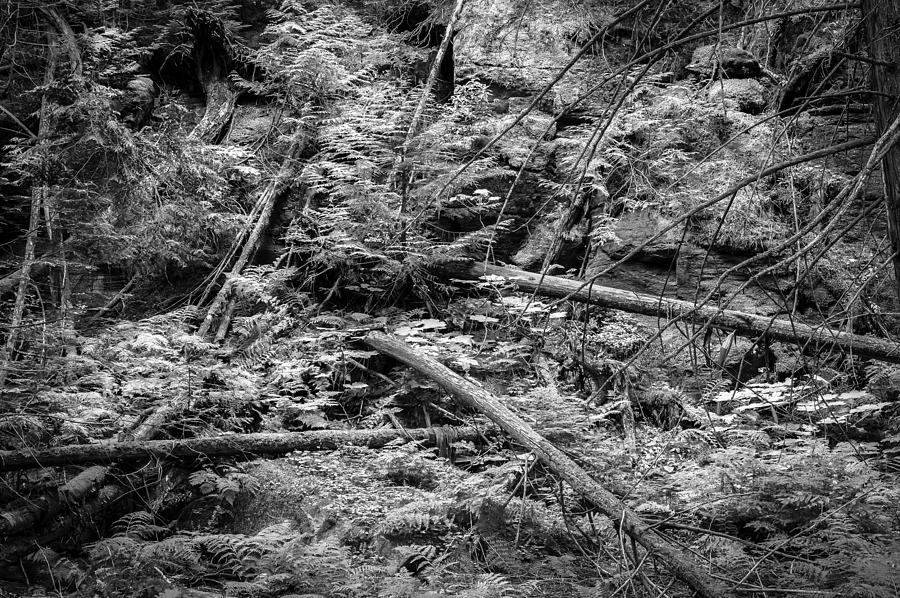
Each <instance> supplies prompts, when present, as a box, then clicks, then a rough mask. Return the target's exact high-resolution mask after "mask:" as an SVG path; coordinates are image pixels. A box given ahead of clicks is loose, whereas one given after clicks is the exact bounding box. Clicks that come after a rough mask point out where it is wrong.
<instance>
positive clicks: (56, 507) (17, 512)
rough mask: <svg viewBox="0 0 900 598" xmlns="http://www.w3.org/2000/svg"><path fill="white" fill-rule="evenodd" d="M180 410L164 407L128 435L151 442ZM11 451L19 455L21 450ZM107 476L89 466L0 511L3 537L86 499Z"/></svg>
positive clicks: (0, 526)
mask: <svg viewBox="0 0 900 598" xmlns="http://www.w3.org/2000/svg"><path fill="white" fill-rule="evenodd" d="M180 408H181V403H176V405H175V406H172V405H169V404H165V405H162V406H160V407H158V408H157V409H156V410H154V411H153V412H152V413H151V414H150V415H149V417H147V419H146V420H145V421H144V422H143V423H142V424H139V425H137V426H135V427H134V429H132V430H131V432H130V433H129V436H130V437H131V438H134V439H136V440H143V441H149V440H151V439H152V438H154V437H155V436H156V434H157V433H159V431H160V430H161V429H162V427H163V424H164V423H165V420H167V419H169V418H171V416H172V415H173V414H175V413H177V411H178V410H179V409H180ZM88 446H94V445H88ZM97 446H99V445H97ZM60 448H66V447H60ZM27 450H28V449H26V451H27ZM50 450H53V449H50ZM10 452H13V453H16V452H20V451H10ZM44 466H45V465H44V464H43V463H40V464H36V465H34V467H44ZM0 471H2V469H0ZM108 474H109V468H108V467H103V466H94V467H88V468H87V469H85V470H83V471H81V472H80V473H79V474H78V475H76V476H75V477H74V478H72V479H71V480H69V482H68V483H66V484H64V485H63V486H60V487H59V488H57V489H56V490H55V492H54V491H51V492H48V493H47V494H45V495H44V496H38V497H36V498H33V499H28V500H27V501H24V500H23V501H20V503H21V504H17V505H16V506H14V507H12V508H10V509H7V510H5V511H0V538H2V537H4V536H12V535H14V534H19V533H22V532H24V531H26V530H28V529H31V528H32V527H34V526H35V525H37V524H39V523H41V522H43V521H47V520H48V519H50V518H51V517H54V516H55V515H57V514H59V513H61V512H62V511H65V510H66V509H67V508H68V507H69V506H70V505H72V504H75V503H77V502H81V501H84V500H86V499H87V498H88V497H89V496H91V495H92V494H93V492H94V490H95V489H96V488H97V487H98V486H99V485H100V484H101V483H102V482H103V481H104V480H105V479H106V477H107V475H108ZM104 488H106V486H104ZM101 490H102V489H101Z"/></svg>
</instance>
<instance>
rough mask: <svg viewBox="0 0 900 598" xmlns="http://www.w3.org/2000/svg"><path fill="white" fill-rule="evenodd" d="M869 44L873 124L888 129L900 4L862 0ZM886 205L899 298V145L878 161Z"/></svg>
mask: <svg viewBox="0 0 900 598" xmlns="http://www.w3.org/2000/svg"><path fill="white" fill-rule="evenodd" d="M862 14H863V19H865V21H866V35H867V37H868V41H869V57H870V58H872V59H873V62H872V64H870V66H869V83H870V85H871V87H872V90H873V91H874V92H875V94H874V96H875V124H876V126H877V127H878V130H879V132H881V133H883V132H884V131H886V130H887V129H888V127H889V126H890V124H891V122H893V120H894V119H895V118H897V114H898V113H900V3H898V2H897V1H896V0H862ZM881 167H882V176H883V179H884V195H885V199H886V201H887V212H888V235H889V236H890V239H891V248H892V249H893V250H894V278H895V280H896V284H897V296H898V298H900V145H896V144H895V145H894V146H893V147H892V148H891V149H890V151H888V153H887V155H886V156H885V157H884V159H883V160H882V161H881Z"/></svg>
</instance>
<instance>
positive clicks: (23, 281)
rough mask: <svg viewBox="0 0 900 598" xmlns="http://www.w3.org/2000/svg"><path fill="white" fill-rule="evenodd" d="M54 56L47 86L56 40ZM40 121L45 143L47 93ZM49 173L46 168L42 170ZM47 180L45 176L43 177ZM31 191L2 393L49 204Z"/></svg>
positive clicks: (43, 190)
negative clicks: (45, 208)
mask: <svg viewBox="0 0 900 598" xmlns="http://www.w3.org/2000/svg"><path fill="white" fill-rule="evenodd" d="M49 48H50V50H49V52H50V56H49V58H48V60H47V72H46V73H45V75H44V87H45V88H46V87H47V86H49V85H50V84H51V83H52V82H53V71H54V69H56V56H57V49H56V44H55V43H54V40H52V39H51V40H50V41H49ZM39 118H40V122H39V124H38V143H40V142H41V140H43V139H44V138H45V137H46V136H47V132H48V131H49V130H50V101H49V100H48V98H47V94H46V93H44V96H43V97H42V98H41V112H40V116H39ZM42 170H45V168H42ZM41 178H43V176H42V177H41ZM35 183H37V184H35V186H34V187H33V188H32V190H31V215H30V216H29V218H28V232H27V233H26V234H25V256H24V258H23V260H22V270H21V274H20V277H19V288H18V289H17V290H16V303H15V305H14V306H13V314H12V319H11V320H10V322H9V331H8V332H7V335H6V344H5V346H4V347H3V363H2V365H0V390H2V389H3V387H4V386H5V385H6V379H7V377H8V376H9V370H10V367H11V366H12V359H13V356H14V354H15V350H16V343H17V342H18V340H19V328H20V327H21V325H22V317H23V316H24V315H25V298H26V297H27V295H28V286H29V285H30V284H31V266H32V265H33V264H34V246H35V244H36V243H37V237H38V229H39V228H40V222H41V207H42V206H43V205H45V202H46V201H47V186H46V185H45V184H44V181H43V180H41V181H35Z"/></svg>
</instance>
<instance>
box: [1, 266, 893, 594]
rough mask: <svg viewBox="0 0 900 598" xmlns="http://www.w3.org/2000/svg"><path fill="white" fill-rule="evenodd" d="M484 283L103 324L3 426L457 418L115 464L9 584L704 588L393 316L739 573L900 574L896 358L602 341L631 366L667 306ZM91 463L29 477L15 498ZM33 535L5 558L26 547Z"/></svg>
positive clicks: (655, 519)
mask: <svg viewBox="0 0 900 598" xmlns="http://www.w3.org/2000/svg"><path fill="white" fill-rule="evenodd" d="M473 291H474V292H473ZM466 293H467V294H468V296H466V295H465V294H458V296H457V298H455V299H453V300H451V301H449V303H448V304H447V305H446V306H445V308H444V309H443V310H441V311H440V313H439V314H438V313H434V314H428V313H427V312H426V311H425V310H412V311H401V310H398V309H388V310H385V311H383V312H381V313H376V314H372V315H369V314H363V313H358V312H340V313H339V312H322V313H317V311H316V310H308V311H307V312H306V315H305V316H304V315H302V314H294V315H287V316H285V317H284V318H283V319H282V320H280V321H278V322H277V323H275V326H277V329H268V330H260V329H256V330H243V329H242V328H241V322H240V321H237V322H236V334H235V335H234V336H233V340H231V341H229V342H228V343H227V344H226V345H225V346H223V347H218V346H216V345H213V344H211V343H208V342H206V341H204V340H202V339H201V338H199V337H197V336H196V335H194V334H192V333H191V332H190V331H191V330H192V328H193V326H192V325H191V324H190V323H189V322H190V319H191V318H192V317H193V316H195V314H194V313H193V311H194V310H192V309H190V308H185V309H181V310H176V311H174V312H170V313H168V314H164V315H161V316H156V317H151V318H147V319H143V320H138V321H122V322H118V323H116V324H115V325H114V326H112V327H111V328H110V329H109V330H108V331H105V332H102V331H97V332H96V333H95V334H93V335H90V336H83V337H81V338H79V339H78V341H79V345H80V346H81V351H80V354H79V355H77V356H76V357H73V358H69V359H66V360H65V363H66V366H65V367H64V368H61V369H59V370H58V371H57V372H56V373H55V375H54V376H53V378H52V379H51V380H49V382H48V384H47V385H46V386H45V387H44V388H41V389H38V390H37V392H33V391H29V397H28V398H27V401H26V402H27V406H28V409H27V413H28V415H25V414H18V415H17V414H14V413H8V414H7V415H6V416H5V425H4V426H3V427H2V429H3V434H4V435H3V438H2V441H3V444H4V445H5V446H6V447H8V448H25V447H32V448H34V447H37V446H41V445H52V446H66V445H77V444H89V443H93V444H97V443H110V444H112V443H115V442H116V441H117V440H121V439H125V438H126V436H127V434H128V433H129V432H128V431H129V430H133V429H135V427H136V426H137V425H138V424H139V423H140V421H141V420H142V419H144V418H146V417H147V414H148V413H153V412H154V411H157V410H159V409H160V408H161V407H166V408H167V409H170V411H168V413H167V416H166V418H165V421H164V423H163V424H162V425H161V426H160V428H159V429H158V432H159V433H158V434H156V437H157V438H192V437H204V436H221V435H228V434H238V433H246V432H276V433H283V432H288V431H305V430H324V429H337V430H341V429H377V428H384V427H388V428H393V429H397V430H404V429H407V428H410V429H411V428H424V427H427V428H432V427H433V428H436V429H443V430H446V435H445V436H444V440H443V442H439V443H438V444H439V446H438V447H437V448H431V447H429V446H428V445H427V444H425V443H419V442H408V441H407V439H405V438H403V436H402V434H400V435H398V436H399V438H398V439H397V440H396V441H394V442H391V443H389V444H387V445H386V446H383V447H381V448H368V447H365V446H349V445H348V446H342V447H339V448H338V449H337V450H321V451H299V452H293V453H290V454H288V455H285V456H271V457H264V458H258V459H254V455H242V456H239V457H238V458H237V459H235V458H226V459H221V458H208V457H205V456H204V455H197V456H196V457H197V458H196V459H146V460H144V461H142V462H138V463H123V464H121V465H119V466H116V465H113V466H112V467H111V468H110V469H109V471H108V475H107V476H106V477H105V480H106V481H105V482H104V483H106V484H110V483H112V484H116V485H119V486H121V487H124V488H125V491H124V492H122V493H120V494H119V495H118V496H117V498H116V500H114V501H112V502H111V504H108V505H106V506H105V507H104V508H103V511H104V514H103V516H99V517H97V518H96V519H95V520H94V521H93V522H91V521H88V520H87V518H85V519H84V520H82V519H81V518H79V516H78V513H79V508H86V507H84V506H82V507H79V506H78V505H87V504H90V503H91V501H92V500H97V499H96V498H92V494H91V493H88V494H87V495H86V496H85V497H84V498H83V501H84V503H81V502H79V503H77V504H76V505H73V506H74V508H73V513H75V516H76V518H78V521H77V522H76V523H75V524H74V525H73V526H72V527H71V529H70V530H69V532H70V533H68V534H67V535H66V536H65V539H64V541H63V542H62V546H63V547H65V549H63V548H58V549H57V550H52V549H50V548H39V549H38V551H37V552H30V551H29V552H30V554H29V555H28V556H27V557H26V558H25V560H24V561H22V562H24V563H26V565H25V566H23V567H20V568H19V571H18V572H17V571H14V570H12V568H10V569H7V570H6V571H5V572H4V576H5V577H7V578H10V577H18V578H19V579H18V581H16V582H15V583H13V581H10V585H8V586H4V587H8V588H9V591H13V592H14V593H21V594H22V595H33V596H37V595H46V594H45V592H46V589H45V588H47V587H52V588H53V589H54V591H55V595H61V594H65V593H70V592H75V593H77V594H78V595H85V596H139V595H140V596H157V595H158V596H167V597H174V596H182V595H184V596H193V595H203V592H210V593H212V594H210V595H221V593H222V592H223V591H224V592H225V595H228V596H238V595H242V596H243V595H246V596H285V595H289V594H306V595H322V596H376V595H378V596H436V595H458V596H504V595H523V596H571V595H573V594H575V595H583V596H612V595H619V594H622V595H670V596H675V595H687V594H685V591H684V590H683V589H681V590H680V589H679V587H680V586H679V585H678V584H674V578H673V577H672V574H671V573H670V572H668V571H667V570H666V569H665V568H664V567H657V566H655V565H654V564H653V563H652V562H651V561H647V560H645V557H642V556H641V553H640V552H639V551H638V550H637V549H636V547H635V546H634V545H633V543H631V542H630V541H629V540H628V539H627V538H625V537H623V536H620V535H618V534H617V527H616V524H615V522H611V521H609V520H608V519H606V518H604V517H603V516H602V515H599V514H598V513H597V512H596V511H595V510H594V509H593V508H592V507H591V505H590V504H589V503H587V502H585V501H584V500H583V499H582V498H581V497H580V496H578V495H577V494H575V493H573V492H572V490H571V489H570V488H569V487H568V486H567V485H564V484H563V483H562V482H561V480H560V479H559V478H558V476H557V475H555V474H554V472H553V471H552V470H550V469H548V468H547V467H546V466H545V465H543V464H542V463H540V462H538V461H537V459H536V458H535V455H534V454H533V453H532V452H531V451H530V450H528V449H527V448H522V447H520V446H517V444H516V443H515V442H510V441H509V440H507V439H505V438H504V436H502V435H498V434H497V432H496V430H495V429H492V427H491V425H490V422H489V421H488V420H487V419H486V418H484V416H482V415H480V414H477V413H474V412H472V410H471V409H467V408H463V407H460V405H459V404H458V403H457V402H455V401H454V400H453V399H452V398H451V397H448V395H447V393H446V392H444V391H443V390H442V389H441V388H439V387H438V386H437V384H435V382H434V381H433V380H429V379H427V378H425V377H424V376H421V375H418V374H416V373H415V372H413V371H412V370H411V369H409V368H406V367H404V366H402V365H399V364H398V363H397V362H395V361H393V360H391V359H389V358H386V357H384V356H382V355H379V354H378V353H377V352H375V351H373V350H372V349H371V348H370V347H368V346H366V345H365V344H363V343H362V342H361V339H362V338H363V336H364V335H365V333H367V332H368V331H370V330H374V329H378V330H387V331H390V332H392V333H393V334H394V335H395V336H396V337H397V338H400V339H402V340H403V341H405V342H406V343H407V344H408V345H411V346H413V347H414V348H415V350H416V352H418V353H421V354H422V355H428V356H432V357H434V358H436V359H438V360H439V361H440V362H442V363H444V364H445V365H447V366H448V367H450V368H451V369H453V370H455V371H457V372H459V373H461V374H464V375H466V376H469V377H470V378H471V379H474V380H477V381H478V383H479V384H480V385H481V386H482V387H483V388H484V389H485V390H487V391H489V392H491V393H493V394H494V395H496V396H498V397H501V399H502V401H503V402H504V403H505V404H506V405H507V406H508V407H510V408H511V409H513V411H514V412H515V413H517V414H518V415H519V416H520V417H522V418H523V419H525V420H526V421H527V422H528V423H529V424H530V425H531V426H532V427H533V428H534V429H535V430H536V431H538V432H539V433H541V434H542V435H544V436H545V437H547V438H549V439H551V440H552V441H553V442H554V443H555V444H556V445H557V446H559V447H560V448H562V449H563V450H564V451H565V452H566V453H567V454H568V455H570V456H572V457H573V458H575V459H576V461H577V462H578V464H579V465H581V466H582V467H583V468H584V469H585V470H587V471H588V472H589V473H590V474H591V475H592V476H593V477H594V478H595V479H596V480H597V481H599V482H600V483H601V484H602V485H604V486H605V487H606V488H608V489H610V490H611V491H613V492H614V493H615V494H616V495H617V496H619V497H620V498H622V499H623V500H624V501H625V502H626V504H628V505H629V506H630V507H631V508H632V509H633V510H634V511H635V512H636V513H637V514H639V515H640V516H641V517H642V518H643V519H645V520H646V521H647V522H649V523H650V524H652V525H653V526H654V527H655V528H657V529H658V530H660V531H661V532H663V533H665V534H666V535H667V536H668V537H670V538H671V540H672V541H673V542H676V543H677V544H680V545H682V546H684V547H685V548H686V549H688V550H689V551H691V552H693V553H694V554H696V555H697V556H698V557H699V558H700V559H702V561H703V562H704V563H705V564H706V566H708V567H709V568H710V571H711V572H712V573H713V574H714V575H715V576H717V577H719V578H721V579H723V580H729V581H730V582H731V583H734V584H737V585H736V587H737V588H740V589H743V590H746V591H751V592H752V591H759V592H762V591H766V592H768V593H767V595H777V594H778V593H780V592H782V591H789V590H798V589H810V590H811V591H814V592H816V593H821V592H825V593H828V594H832V595H863V594H865V595H889V594H890V592H892V591H893V590H890V589H889V588H891V587H892V586H891V584H892V583H894V581H895V575H896V564H897V562H898V561H897V558H898V548H900V547H898V545H897V542H896V538H897V529H898V525H900V512H898V510H897V507H896V505H897V504H900V490H898V488H900V486H898V483H897V482H898V480H897V477H898V476H897V471H898V468H897V466H896V458H895V454H896V450H897V448H896V445H897V443H898V440H900V436H897V435H896V430H892V432H893V435H892V436H888V437H879V436H878V435H877V434H875V433H874V432H873V430H884V429H888V430H890V429H891V425H893V424H891V422H895V421H896V419H895V416H894V417H892V415H894V414H895V411H896V407H895V405H896V404H895V403H893V402H891V401H890V400H889V399H890V398H891V397H889V396H887V395H888V394H889V392H890V391H889V390H886V389H889V388H890V387H891V383H890V380H889V375H890V372H891V371H892V370H889V369H885V373H884V374H883V375H882V376H881V381H880V386H879V381H878V376H877V375H870V376H869V385H868V387H867V388H863V389H860V388H856V386H858V385H855V384H854V381H853V379H852V378H851V377H850V376H848V375H847V374H846V373H843V374H841V373H839V372H838V371H837V370H834V371H833V372H834V375H833V376H832V377H831V378H830V379H826V378H825V377H824V376H823V374H822V372H823V370H822V369H821V368H820V369H819V375H809V376H803V375H802V374H799V373H798V375H797V376H796V377H795V378H792V379H791V378H789V379H786V380H782V381H777V380H776V379H775V378H774V377H773V375H772V374H771V373H770V372H765V371H764V372H762V373H761V374H760V376H759V377H758V378H756V379H753V380H749V381H747V383H745V384H742V385H738V386H739V387H738V386H736V385H735V384H734V383H733V382H729V379H728V377H727V376H725V375H723V373H722V371H721V370H720V369H717V368H716V367H715V366H714V365H705V366H702V367H700V366H698V365H697V363H704V358H703V357H702V356H699V357H698V355H697V354H696V353H695V354H694V355H693V358H692V356H691V352H692V351H696V350H697V347H696V346H690V347H688V348H687V349H685V350H684V351H683V352H682V354H680V355H676V356H675V357H674V358H673V359H669V360H668V362H669V363H668V365H666V366H665V367H660V363H662V360H660V355H665V354H669V355H671V351H670V350H671V349H672V348H674V347H677V346H680V344H681V342H679V338H678V337H679V336H680V333H678V332H674V333H671V334H669V336H667V337H665V338H664V340H663V341H662V342H661V344H660V348H659V350H658V351H650V352H645V353H644V354H643V355H642V356H641V357H640V358H639V360H638V361H637V362H636V363H635V364H633V367H631V368H629V369H628V370H627V372H628V373H627V374H623V373H618V374H615V375H613V374H614V373H615V372H614V368H613V369H607V370H602V368H600V367H599V366H597V365H593V364H597V363H600V362H599V360H598V357H600V356H602V357H603V363H605V364H607V367H609V364H613V366H615V365H622V364H624V362H626V361H627V360H628V358H629V356H631V355H633V354H634V352H635V351H636V349H637V348H638V347H640V345H641V344H642V343H643V342H644V341H645V340H646V339H647V338H649V337H650V336H652V333H653V332H654V331H655V328H656V324H657V323H656V321H655V320H652V319H650V318H638V317H635V316H631V315H628V314H625V313H623V312H616V311H612V310H596V309H595V310H593V311H591V312H590V313H589V312H588V311H587V310H584V309H583V308H577V309H576V311H575V312H574V313H568V312H567V311H564V312H560V311H555V309H556V308H554V307H553V306H552V305H551V304H549V303H548V302H542V301H540V300H538V299H535V298H533V297H531V296H529V295H524V294H521V293H516V292H515V291H514V290H513V289H511V288H508V287H506V286H504V285H502V284H501V283H499V282H498V281H496V280H487V281H484V282H482V283H480V284H478V285H476V288H475V289H471V288H470V289H469V290H468V291H466ZM431 315H434V316H438V315H440V316H441V317H430V316H431ZM564 316H571V317H569V318H565V317H564ZM585 319H588V322H589V323H588V324H584V320H585ZM579 320H580V321H579ZM681 341H682V342H683V339H681ZM603 372H605V376H606V378H604V377H603V376H604V374H603ZM870 373H872V372H870ZM604 383H606V384H604ZM886 393H887V394H886ZM22 399H23V397H21V396H18V397H16V396H13V395H7V396H6V398H5V399H4V400H6V401H16V402H20V401H21V400H22ZM13 421H14V423H15V424H16V425H12V423H13ZM466 425H476V426H478V427H479V429H481V430H483V432H484V433H483V434H481V435H480V438H479V439H478V440H477V441H474V442H473V441H471V440H460V439H458V438H455V437H454V436H453V435H452V431H450V428H442V427H445V426H466ZM233 438H237V437H236V436H234V437H233ZM227 440H228V437H227V436H225V437H224V441H225V442H227ZM248 459H249V460H248ZM81 469H82V468H79V467H67V468H63V469H57V470H54V469H50V468H45V469H32V470H27V471H23V472H11V473H7V474H4V479H5V486H4V489H3V490H2V499H3V500H4V502H7V503H8V504H7V506H6V507H4V509H7V510H6V511H5V512H4V516H7V517H8V513H9V512H12V511H13V508H12V507H13V506H15V505H16V504H21V503H23V502H24V503H28V502H29V501H31V500H34V499H36V498H37V497H39V496H41V495H42V494H43V493H44V492H45V491H46V488H47V486H48V485H62V484H64V483H65V482H66V481H71V479H72V477H73V476H74V475H75V474H77V473H78V472H79V471H81ZM99 487H100V484H97V485H96V488H95V489H94V490H96V489H97V488H99ZM13 489H15V490H13ZM16 499H17V500H18V502H16ZM110 514H112V515H114V516H110ZM104 518H106V519H108V520H110V521H111V523H110V524H108V525H107V524H103V523H102V521H103V520H104ZM54 525H58V524H55V523H54V520H51V521H50V523H49V528H50V529H52V527H53V526H54ZM31 533H32V532H29V534H26V535H30V534H31ZM89 540H90V541H89ZM36 541H37V542H38V545H39V546H40V536H38V537H37V540H36ZM56 545H57V546H59V543H57V544H56ZM17 546H18V544H17V543H16V542H11V543H10V544H9V545H8V546H7V548H6V549H4V550H5V551H6V553H5V555H4V556H6V557H7V559H9V557H12V556H18V557H22V556H25V555H23V554H18V555H16V554H15V552H14V551H15V549H16V547H17ZM33 548H34V546H33V545H32V548H31V550H33ZM10 562H12V561H10V560H7V563H10ZM16 573H18V575H14V574H16ZM4 583H5V582H4ZM33 584H38V585H33ZM673 584H674V585H673ZM29 587H30V589H28V588H29ZM191 587H192V588H195V589H193V590H190V589H187V588H191ZM16 588H17V589H16Z"/></svg>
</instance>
